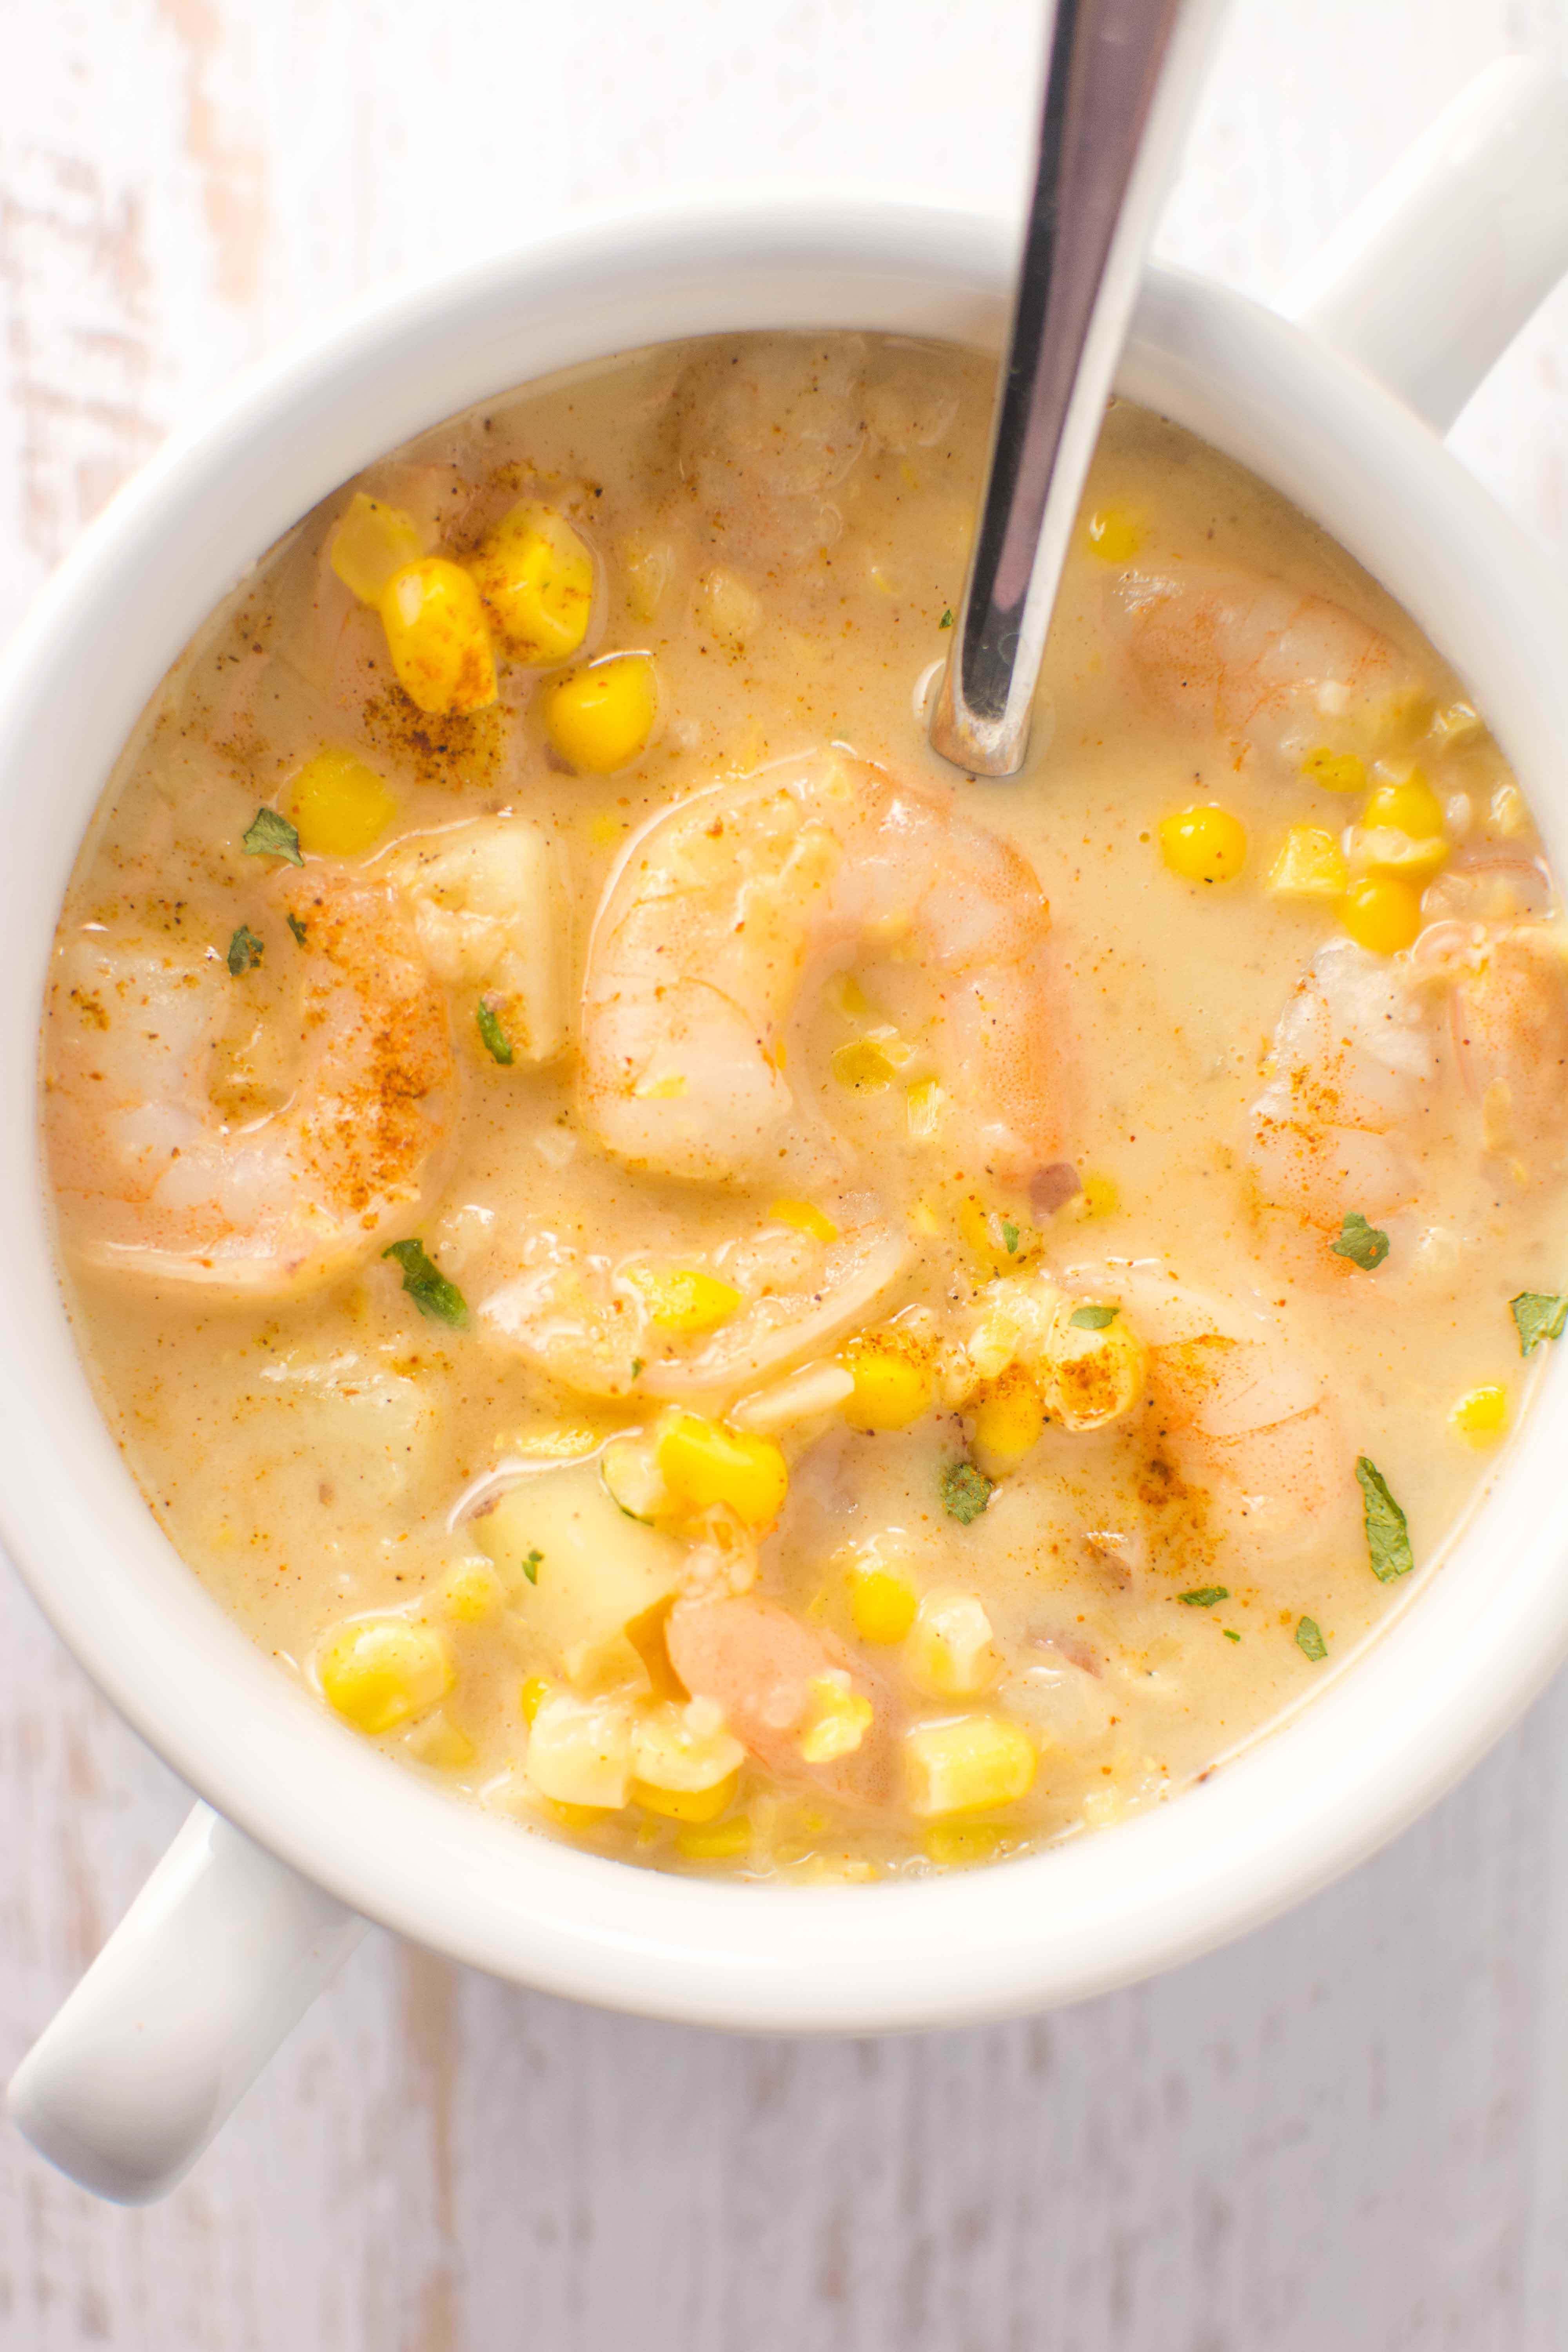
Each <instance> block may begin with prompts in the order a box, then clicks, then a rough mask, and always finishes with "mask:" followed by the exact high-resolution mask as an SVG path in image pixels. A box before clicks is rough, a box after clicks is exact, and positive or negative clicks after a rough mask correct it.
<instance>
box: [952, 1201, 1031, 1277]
mask: <svg viewBox="0 0 1568 2352" xmlns="http://www.w3.org/2000/svg"><path fill="white" fill-rule="evenodd" d="M958 1230H959V1232H960V1234H962V1235H963V1243H964V1246H965V1248H966V1249H967V1250H968V1252H969V1255H970V1256H971V1257H972V1258H973V1260H974V1263H975V1265H977V1266H978V1267H979V1268H980V1270H981V1272H982V1273H983V1274H1016V1272H1017V1271H1018V1268H1019V1267H1020V1266H1021V1265H1023V1264H1024V1263H1025V1261H1026V1259H1027V1258H1029V1257H1030V1256H1031V1255H1033V1253H1034V1250H1035V1248H1036V1245H1037V1243H1038V1241H1039V1235H1038V1234H1037V1232H1036V1231H1035V1228H1034V1227H1033V1225H1026V1224H1024V1223H1021V1222H1020V1220H1019V1219H1018V1218H1016V1217H1007V1216H1004V1215H1003V1213H1002V1212H1001V1210H1000V1209H988V1208H987V1207H986V1206H985V1204H984V1202H983V1201H981V1200H978V1199H977V1198H976V1196H975V1195H974V1194H973V1192H970V1193H967V1194H966V1195H965V1196H964V1198H963V1200H962V1201H961V1202H959V1204H958Z"/></svg>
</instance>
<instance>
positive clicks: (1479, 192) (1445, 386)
mask: <svg viewBox="0 0 1568 2352" xmlns="http://www.w3.org/2000/svg"><path fill="white" fill-rule="evenodd" d="M1564 271H1568V81H1565V80H1563V78H1562V76H1561V75H1559V74H1555V73H1552V72H1551V71H1550V70H1549V69H1548V68H1545V67H1543V66H1538V65H1536V64H1534V63H1533V62H1532V61H1531V59H1530V58H1518V57H1514V58H1499V59H1498V61H1497V63H1496V64H1495V65H1491V66H1489V67H1488V68H1487V70H1486V71H1485V73H1483V74H1480V75H1479V76H1478V77H1477V79H1475V80H1474V81H1473V82H1471V83H1470V84H1469V86H1468V89H1464V90H1462V91H1461V92H1460V94H1459V96H1458V98H1457V99H1455V100H1454V102H1453V104H1452V105H1451V106H1449V107H1447V109H1446V110H1445V111H1444V112H1443V113H1442V114H1440V115H1439V116H1438V117H1437V120H1436V122H1434V123H1433V124H1432V126H1431V128H1430V129H1429V130H1428V131H1426V132H1425V133H1424V134H1423V135H1422V137H1421V138H1419V139H1418V140H1417V141H1416V142H1415V145H1414V146H1413V147H1411V148H1410V149H1408V150H1407V152H1405V154H1404V155H1402V156H1401V157H1400V159H1399V161H1398V163H1395V164H1394V168H1393V170H1392V171H1391V172H1389V173H1387V175H1386V176H1385V177H1384V179H1382V180H1380V181H1379V182H1378V184H1377V185H1376V187H1375V188H1373V191H1372V194H1370V195H1369V196H1367V197H1366V198H1365V200H1364V201H1363V203H1362V204H1360V205H1358V206H1357V207H1356V209H1355V211H1354V212H1353V213H1352V215H1350V218H1349V219H1348V220H1347V221H1345V222H1343V223H1342V226H1340V227H1339V228H1338V229H1336V230H1335V232H1334V234H1333V235H1332V236H1331V237H1330V239H1329V241H1328V243H1327V244H1326V245H1325V246H1324V247H1323V248H1322V250H1321V252H1320V253H1319V254H1318V255H1317V257H1316V258H1315V259H1314V260H1312V261H1310V263H1309V264H1308V266H1307V268H1305V270H1303V271H1302V273H1301V274H1300V277H1298V278H1295V279H1294V280H1293V281H1292V283H1291V284H1290V285H1289V287H1288V288H1287V289H1286V290H1285V292H1284V294H1283V296H1282V297H1281V298H1280V300H1279V305H1278V307H1279V310H1282V311H1283V312H1284V314H1285V316H1286V317H1287V318H1289V319H1294V320H1297V322H1298V323H1299V324H1300V325H1301V326H1303V327H1305V328H1307V329H1308V330H1309V331H1310V332H1311V333H1312V334H1315V335H1318V336H1321V338H1322V340H1323V341H1325V342H1329V343H1332V344H1333V345H1334V346H1335V348H1336V349H1337V350H1339V351H1341V352H1344V353H1345V354H1346V356H1347V357H1348V358H1350V359H1352V360H1355V361H1357V362H1359V363H1360V364H1361V365H1362V366H1363V368H1365V369H1366V370H1367V372H1368V373H1369V374H1371V375H1374V376H1376V377H1377V378H1378V380H1379V381H1380V382H1381V383H1384V384H1386V385H1387V386H1388V389H1389V390H1390V391H1391V392H1394V393H1396V394H1398V395H1399V397H1400V399H1402V400H1404V401H1405V402H1406V403H1408V404H1409V406H1410V407H1412V408H1414V409H1415V411H1416V412H1417V413H1418V415H1422V416H1424V417H1425V418H1426V422H1427V423H1428V425H1435V426H1436V429H1437V431H1438V432H1439V433H1446V432H1447V429H1448V427H1449V425H1452V423H1453V421H1454V419H1455V417H1456V416H1458V413H1459V411H1460V409H1461V408H1463V406H1464V404H1465V403H1466V402H1467V401H1468V398H1469V397H1470V394H1472V393H1473V392H1474V391H1475V389H1476V387H1477V385H1478V384H1479V383H1480V381H1481V379H1482V377H1483V376H1484V375H1485V374H1486V373H1487V372H1488V370H1489V368H1490V367H1491V365H1492V363H1493V362H1494V361H1495V360H1497V359H1499V358H1500V356H1501V354H1502V353H1503V352H1504V351H1506V349H1507V348H1508V346H1509V344H1510V342H1511V341H1513V339H1514V337H1515V335H1517V334H1518V332H1519V331H1520V329H1521V327H1522V326H1523V324H1524V322H1525V320H1527V319H1528V318H1529V317H1530V315H1531V311H1532V310H1534V309H1535V308H1536V305H1537V304H1538V303H1539V302H1541V301H1542V299H1544V297H1545V296H1546V295H1547V294H1549V293H1550V292H1551V290H1552V287H1553V286H1555V284H1556V283H1557V280H1558V279H1559V278H1561V277H1562V276H1563V273H1564Z"/></svg>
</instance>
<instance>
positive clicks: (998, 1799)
mask: <svg viewBox="0 0 1568 2352" xmlns="http://www.w3.org/2000/svg"><path fill="white" fill-rule="evenodd" d="M1037 1763H1038V1759H1037V1755H1036V1753H1035V1743H1034V1741H1033V1740H1032V1739H1031V1738H1029V1735H1028V1733H1027V1732H1026V1731H1025V1730H1024V1728H1023V1727H1022V1726H1021V1725H1019V1724H1016V1723H1011V1722H1009V1721H1008V1719H1007V1717H1005V1716H1000V1715H962V1716H958V1717H955V1718H954V1719H953V1720H952V1722H949V1723H924V1724H920V1725H917V1727H915V1729H914V1730H913V1731H910V1732H909V1733H907V1734H906V1736H905V1739H904V1769H905V1774H906V1781H907V1786H908V1790H909V1799H910V1811H912V1812H915V1813H918V1814H919V1815H920V1816H921V1819H922V1820H926V1821H930V1820H932V1819H939V1818H941V1817H942V1816H943V1815H945V1814H950V1813H976V1812H982V1811H986V1810H987V1809H988V1808H989V1807H991V1806H993V1805H1010V1804H1014V1803H1016V1801H1017V1800H1018V1799H1019V1798H1020V1797H1026V1796H1027V1795H1028V1793H1029V1790H1031V1789H1032V1788H1033V1787H1034V1784H1035V1772H1036V1769H1037Z"/></svg>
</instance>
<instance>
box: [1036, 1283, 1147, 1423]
mask: <svg viewBox="0 0 1568 2352" xmlns="http://www.w3.org/2000/svg"><path fill="white" fill-rule="evenodd" d="M1105 1311H1106V1310H1105V1308H1104V1307H1099V1306H1095V1305H1093V1304H1092V1303H1090V1302H1086V1301H1084V1300H1081V1299H1077V1298H1064V1299H1063V1300H1062V1301H1061V1302H1060V1304H1059V1305H1058V1307H1057V1308H1056V1311H1055V1312H1054V1314H1053V1315H1052V1317H1051V1323H1050V1329H1049V1331H1048V1333H1047V1339H1046V1355H1047V1361H1048V1363H1049V1366H1050V1389H1049V1393H1048V1395H1047V1407H1048V1409H1049V1410H1050V1411H1051V1412H1054V1413H1055V1414H1056V1415H1057V1416H1058V1419H1059V1420H1060V1422H1061V1423H1062V1426H1063V1428H1064V1429H1070V1430H1074V1431H1085V1430H1090V1429H1103V1428H1104V1427H1105V1426H1106V1424H1107V1423H1109V1422H1112V1421H1119V1420H1120V1419H1121V1416H1122V1415H1123V1414H1124V1413H1128V1412H1131V1410H1132V1408H1133V1406H1134V1405H1135V1404H1136V1403H1137V1402H1138V1400H1139V1398H1140V1397H1141V1396H1142V1393H1143V1387H1144V1382H1145V1381H1146V1380H1147V1378H1148V1372H1149V1358H1148V1352H1147V1350H1146V1349H1145V1348H1144V1346H1143V1342H1142V1339H1139V1337H1138V1335H1137V1333H1136V1332H1135V1331H1134V1330H1133V1328H1132V1327H1131V1324H1130V1323H1129V1322H1128V1320H1127V1318H1126V1316H1125V1315H1123V1314H1122V1313H1121V1310H1120V1308H1115V1307H1113V1308H1112V1309H1111V1310H1110V1321H1109V1322H1102V1321H1100V1320H1099V1319H1098V1318H1100V1317H1101V1316H1103V1315H1104V1313H1105ZM1090 1316H1092V1317H1094V1318H1096V1319H1095V1320H1093V1321H1089V1320H1086V1319H1085V1318H1087V1317H1090Z"/></svg>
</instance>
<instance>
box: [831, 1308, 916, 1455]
mask: <svg viewBox="0 0 1568 2352" xmlns="http://www.w3.org/2000/svg"><path fill="white" fill-rule="evenodd" d="M843 1363H844V1368H845V1370H846V1371H847V1373H848V1374H849V1377H850V1379H851V1380H852V1381H854V1383H855V1387H854V1391H853V1393H852V1394H851V1395H849V1396H847V1397H846V1398H845V1400H844V1418H845V1420H846V1421H847V1422H848V1423H850V1425H851V1426H852V1427H853V1428H855V1429H872V1430H880V1429H907V1428H908V1427H909V1425H910V1422H911V1421H919V1419H920V1417H921V1414H922V1413H923V1412H929V1411H930V1410H931V1399H932V1397H933V1396H934V1395H935V1393H936V1382H935V1381H934V1379H933V1378H932V1376H931V1366H930V1364H929V1362H928V1361H927V1360H926V1355H925V1351H924V1349H921V1346H920V1345H919V1343H918V1342H917V1341H915V1340H914V1339H906V1338H905V1337H904V1335H903V1334H902V1333H901V1332H899V1331H896V1330H889V1331H882V1332H879V1333H878V1334H877V1336H876V1337H875V1338H867V1339H852V1340H851V1341H850V1342H849V1345H848V1346H847V1348H846V1349H845V1350H844V1356H843Z"/></svg>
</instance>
